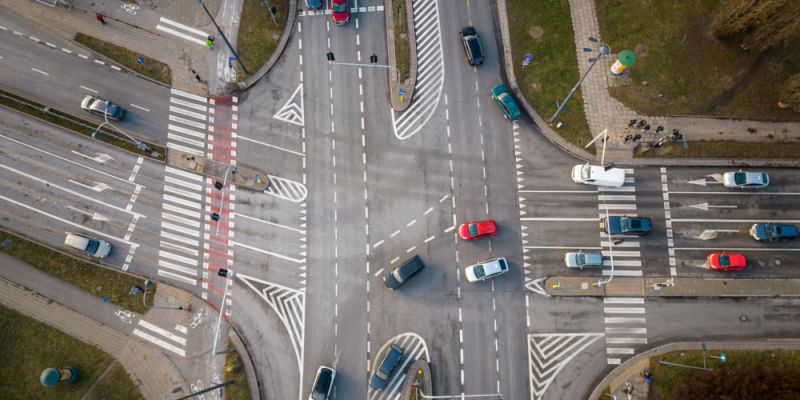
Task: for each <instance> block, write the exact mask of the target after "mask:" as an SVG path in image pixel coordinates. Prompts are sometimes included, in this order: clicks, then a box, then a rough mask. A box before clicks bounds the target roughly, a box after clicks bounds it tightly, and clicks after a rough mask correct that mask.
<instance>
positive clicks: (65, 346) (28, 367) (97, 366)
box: [0, 306, 143, 400]
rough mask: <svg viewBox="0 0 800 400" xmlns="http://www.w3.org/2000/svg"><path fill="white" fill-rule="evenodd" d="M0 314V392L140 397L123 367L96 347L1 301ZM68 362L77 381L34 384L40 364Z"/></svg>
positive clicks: (112, 399)
mask: <svg viewBox="0 0 800 400" xmlns="http://www.w3.org/2000/svg"><path fill="white" fill-rule="evenodd" d="M0 320H2V321H3V324H2V326H3V329H0V352H2V354H3V362H2V363H0V380H2V382H3V384H2V385H0V398H2V399H17V400H26V399H31V400H33V399H37V400H38V399H48V398H58V399H60V400H78V399H87V400H92V399H98V400H99V399H105V400H129V399H130V400H136V399H142V398H143V397H142V395H141V393H139V390H138V389H137V387H136V385H134V383H133V381H132V380H131V378H130V376H129V375H128V373H127V372H126V371H125V369H124V368H122V366H121V365H119V364H118V363H113V358H112V357H111V356H110V355H109V354H107V353H105V352H103V351H101V350H100V349H98V348H97V347H95V346H92V345H89V344H86V343H84V342H82V341H80V340H78V339H76V338H74V337H72V336H69V335H67V334H66V333H64V332H61V331H59V330H57V329H55V328H53V327H51V326H49V325H47V324H44V323H42V322H39V321H37V320H35V319H33V318H30V317H28V316H25V315H23V314H21V313H19V312H17V311H15V310H12V309H10V308H6V307H4V306H0ZM112 363H113V365H112ZM68 366H73V367H75V368H76V369H77V370H78V380H77V381H75V382H73V383H59V384H57V385H56V386H54V387H51V388H45V387H43V386H42V385H41V384H39V375H40V374H41V372H42V371H43V370H44V369H45V368H56V369H61V368H65V367H68ZM109 368H110V369H109ZM106 370H107V373H105V374H104V372H105V371H106Z"/></svg>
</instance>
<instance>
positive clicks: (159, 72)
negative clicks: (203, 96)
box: [74, 32, 172, 86]
mask: <svg viewBox="0 0 800 400" xmlns="http://www.w3.org/2000/svg"><path fill="white" fill-rule="evenodd" d="M74 40H75V42H77V43H80V44H81V45H83V46H85V47H87V48H88V49H90V50H92V51H94V52H95V53H98V54H100V55H102V56H104V57H106V58H108V59H109V60H111V61H114V62H115V63H117V64H120V65H122V66H124V67H125V68H127V69H129V70H131V71H133V72H136V73H137V74H140V75H142V76H145V77H147V78H150V79H152V80H154V81H156V82H160V83H163V84H164V85H167V86H172V70H171V69H170V67H169V65H167V64H165V63H163V62H161V61H158V60H155V59H153V58H150V57H148V56H146V55H143V54H139V53H136V52H134V51H131V50H128V49H126V48H124V47H122V46H117V45H116V44H113V43H109V42H106V41H104V40H101V39H98V38H96V37H92V36H89V35H86V34H83V33H80V32H78V33H76V34H75V38H74ZM140 59H141V61H142V62H141V63H140V62H139V61H138V60H140Z"/></svg>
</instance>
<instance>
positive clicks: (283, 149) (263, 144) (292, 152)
mask: <svg viewBox="0 0 800 400" xmlns="http://www.w3.org/2000/svg"><path fill="white" fill-rule="evenodd" d="M236 137H237V138H238V139H242V140H246V141H248V142H253V143H256V144H260V145H262V146H267V147H272V148H273V149H277V150H281V151H285V152H287V153H289V154H294V155H297V156H300V157H305V156H306V155H305V154H303V153H301V152H299V151H294V150H289V149H286V148H283V147H279V146H275V145H272V144H269V143H264V142H261V141H258V140H255V139H250V138H248V137H246V136H236Z"/></svg>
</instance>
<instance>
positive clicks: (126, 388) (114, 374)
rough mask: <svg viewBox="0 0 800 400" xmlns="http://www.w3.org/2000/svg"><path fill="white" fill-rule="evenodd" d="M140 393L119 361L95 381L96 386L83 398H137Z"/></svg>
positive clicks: (95, 399) (135, 399)
mask: <svg viewBox="0 0 800 400" xmlns="http://www.w3.org/2000/svg"><path fill="white" fill-rule="evenodd" d="M138 399H143V397H142V394H141V393H139V390H138V389H137V388H136V386H134V384H133V382H131V378H130V376H128V372H127V371H125V368H123V367H122V365H121V364H120V363H116V364H114V366H113V367H111V371H109V372H108V374H106V376H105V377H103V380H101V381H100V382H97V386H95V387H94V389H92V392H91V393H89V395H88V396H86V398H85V400H138Z"/></svg>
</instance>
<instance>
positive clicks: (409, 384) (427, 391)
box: [400, 359, 433, 400]
mask: <svg viewBox="0 0 800 400" xmlns="http://www.w3.org/2000/svg"><path fill="white" fill-rule="evenodd" d="M407 371H410V372H407V373H406V380H405V382H404V383H403V391H402V392H400V393H401V394H400V399H401V400H405V399H408V398H409V397H410V396H411V391H412V389H413V388H414V383H415V381H416V380H417V379H416V376H417V373H416V371H420V374H421V375H422V394H424V395H426V396H430V395H431V393H433V388H432V385H433V380H431V368H430V365H429V364H428V362H427V361H425V360H423V359H419V360H416V361H414V362H413V363H412V364H411V365H410V366H409V367H408V370H407Z"/></svg>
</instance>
